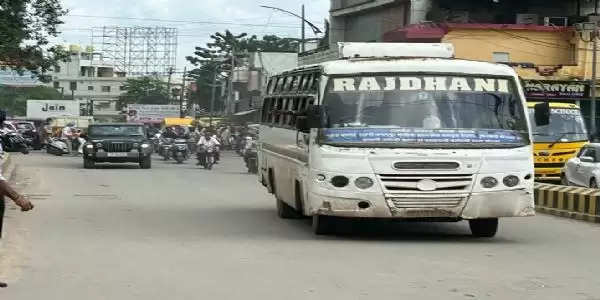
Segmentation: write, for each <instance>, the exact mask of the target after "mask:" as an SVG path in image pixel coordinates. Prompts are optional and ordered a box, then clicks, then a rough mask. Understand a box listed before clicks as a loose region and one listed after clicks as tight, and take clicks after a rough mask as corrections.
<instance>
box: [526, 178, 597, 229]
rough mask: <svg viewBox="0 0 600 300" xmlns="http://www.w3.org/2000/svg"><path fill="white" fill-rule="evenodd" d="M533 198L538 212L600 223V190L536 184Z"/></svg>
mask: <svg viewBox="0 0 600 300" xmlns="http://www.w3.org/2000/svg"><path fill="white" fill-rule="evenodd" d="M534 197H535V206H536V211H538V212H541V213H546V214H550V215H554V216H558V217H563V218H569V219H574V220H580V221H586V222H592V223H600V190H597V189H589V188H582V187H573V186H562V185H554V184H546V183H536V184H535V190H534Z"/></svg>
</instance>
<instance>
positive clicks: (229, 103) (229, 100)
mask: <svg viewBox="0 0 600 300" xmlns="http://www.w3.org/2000/svg"><path fill="white" fill-rule="evenodd" d="M234 72H235V46H233V47H232V49H231V72H230V73H229V89H228V90H227V105H226V106H225V110H226V113H227V115H229V114H232V113H233V109H232V102H233V74H234Z"/></svg>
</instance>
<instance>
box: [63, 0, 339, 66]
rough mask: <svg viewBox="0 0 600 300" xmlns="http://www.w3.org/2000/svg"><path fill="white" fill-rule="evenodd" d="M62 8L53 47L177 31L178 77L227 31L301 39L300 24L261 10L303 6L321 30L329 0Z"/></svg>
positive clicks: (113, 2)
mask: <svg viewBox="0 0 600 300" xmlns="http://www.w3.org/2000/svg"><path fill="white" fill-rule="evenodd" d="M62 3H63V7H64V8H66V9H68V10H69V14H68V15H67V16H65V17H63V21H64V22H65V24H63V25H61V27H60V30H61V31H62V33H61V34H60V36H59V37H58V38H56V39H53V42H54V43H57V44H64V45H69V44H78V45H82V46H85V45H90V44H91V29H92V28H93V27H101V26H151V27H154V26H166V27H175V28H177V29H178V33H179V37H178V48H177V52H178V53H177V69H178V71H179V72H181V71H182V69H183V67H184V66H187V67H188V68H189V67H190V65H189V64H188V63H187V61H186V60H185V57H186V56H188V55H193V52H194V47H195V46H198V45H201V46H204V45H205V44H206V43H207V42H208V41H210V37H209V36H210V34H213V33H215V32H223V31H225V30H226V29H229V30H230V31H232V32H233V33H234V34H238V33H242V32H246V33H248V34H250V35H251V34H256V35H258V36H262V35H266V34H276V35H278V36H281V37H300V19H298V18H295V17H293V16H289V15H286V14H284V13H281V12H276V11H273V10H271V9H266V8H261V7H260V5H267V6H275V7H279V8H282V9H285V10H289V11H293V12H296V13H297V14H300V7H301V5H302V4H304V5H305V10H306V16H307V19H308V20H309V21H311V22H313V23H314V24H316V25H317V26H318V27H320V28H321V29H323V20H324V19H325V18H326V17H327V16H328V11H329V3H330V0H305V2H304V3H302V2H301V1H297V0H258V1H257V0H201V1H194V0H63V1H62ZM106 17H110V18H106ZM127 18H130V19H127ZM131 18H135V20H132V19H131ZM148 19H154V20H148ZM156 19H159V20H160V21H158V20H156ZM155 20H156V21H155ZM190 21H191V22H190ZM204 22H208V23H211V22H212V23H227V24H207V23H204ZM306 32H307V37H308V38H311V37H314V35H313V34H312V31H310V30H309V29H308V28H307V31H306Z"/></svg>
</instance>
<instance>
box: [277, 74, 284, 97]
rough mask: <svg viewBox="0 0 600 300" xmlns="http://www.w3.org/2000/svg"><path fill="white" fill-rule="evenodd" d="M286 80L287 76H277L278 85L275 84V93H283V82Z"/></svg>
mask: <svg viewBox="0 0 600 300" xmlns="http://www.w3.org/2000/svg"><path fill="white" fill-rule="evenodd" d="M284 81H285V77H278V78H277V85H276V86H275V93H281V92H282V90H283V82H284Z"/></svg>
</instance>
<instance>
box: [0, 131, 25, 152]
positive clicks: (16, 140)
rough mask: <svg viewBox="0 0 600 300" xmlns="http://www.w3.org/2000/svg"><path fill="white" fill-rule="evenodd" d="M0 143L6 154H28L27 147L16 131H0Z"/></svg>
mask: <svg viewBox="0 0 600 300" xmlns="http://www.w3.org/2000/svg"><path fill="white" fill-rule="evenodd" d="M0 142H1V143H2V148H3V149H4V151H6V152H21V153H23V154H29V147H27V142H26V141H25V138H23V136H22V135H21V134H20V133H18V132H16V131H10V130H4V131H0Z"/></svg>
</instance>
